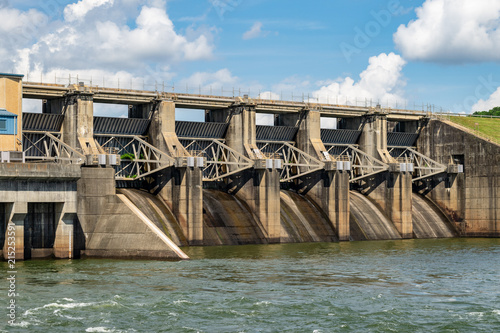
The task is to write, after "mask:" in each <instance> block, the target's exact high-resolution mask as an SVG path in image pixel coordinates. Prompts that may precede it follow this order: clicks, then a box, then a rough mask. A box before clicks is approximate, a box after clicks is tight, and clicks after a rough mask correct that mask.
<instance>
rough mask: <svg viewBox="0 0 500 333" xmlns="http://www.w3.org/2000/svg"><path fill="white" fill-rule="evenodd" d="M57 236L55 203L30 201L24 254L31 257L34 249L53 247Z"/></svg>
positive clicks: (25, 221)
mask: <svg viewBox="0 0 500 333" xmlns="http://www.w3.org/2000/svg"><path fill="white" fill-rule="evenodd" d="M55 236H56V214H55V204H54V203H28V214H27V215H26V218H25V219H24V254H25V258H31V250H32V249H51V248H53V247H54V241H55Z"/></svg>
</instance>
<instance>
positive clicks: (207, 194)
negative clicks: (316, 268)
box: [0, 74, 500, 260]
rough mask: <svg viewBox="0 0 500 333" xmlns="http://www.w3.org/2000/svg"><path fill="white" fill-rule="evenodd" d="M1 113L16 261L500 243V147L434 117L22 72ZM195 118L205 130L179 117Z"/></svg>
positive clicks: (5, 190) (2, 198)
mask: <svg viewBox="0 0 500 333" xmlns="http://www.w3.org/2000/svg"><path fill="white" fill-rule="evenodd" d="M23 98H25V99H39V100H42V108H41V110H40V112H39V113H26V112H23V111H22V100H23ZM94 103H108V104H122V105H127V106H128V117H127V118H113V117H97V116H94V112H93V105H94ZM0 109H1V110H2V111H0V124H2V123H1V122H2V119H5V126H4V127H0V139H1V141H0V142H1V144H0V151H1V154H2V155H1V157H2V159H1V163H0V227H1V228H2V231H3V232H0V235H1V236H0V237H2V238H0V245H2V246H1V248H2V256H3V258H4V259H11V257H12V256H14V257H15V258H16V259H18V260H22V259H30V258H43V257H56V258H78V257H80V256H88V257H119V258H166V259H186V258H187V256H186V255H185V254H184V252H183V251H182V248H183V247H185V246H200V245H201V246H210V245H240V244H270V243H293V242H338V241H361V240H387V239H409V238H446V237H459V236H464V237H467V236H469V237H499V236H500V226H499V222H498V221H499V216H500V168H498V165H499V162H500V161H499V159H500V146H498V145H496V144H494V143H491V142H488V141H486V140H484V139H481V138H479V137H477V136H475V135H473V134H470V133H467V132H464V131H462V130H460V129H459V128H456V127H455V126H454V125H453V124H451V123H449V122H446V121H441V120H438V119H436V118H435V117H433V115H432V114H430V113H428V112H418V111H410V110H399V109H382V108H380V107H379V106H377V107H368V106H367V107H351V106H343V105H330V104H313V103H305V102H287V101H271V100H262V99H252V98H249V97H248V96H235V97H222V96H204V95H189V94H174V93H165V92H158V91H135V90H123V89H110V88H103V87H95V86H87V85H85V84H83V83H81V84H77V85H57V84H42V83H32V82H23V81H22V76H20V75H12V74H10V75H9V74H2V75H0ZM182 109H199V110H204V112H205V121H204V122H186V121H175V114H176V112H182ZM257 114H272V115H273V117H274V126H262V125H257V124H256V119H257ZM323 117H328V118H335V119H336V120H337V128H336V129H325V128H321V125H320V123H321V118H323ZM9 126H10V127H9ZM2 128H5V131H2V130H1V129H2Z"/></svg>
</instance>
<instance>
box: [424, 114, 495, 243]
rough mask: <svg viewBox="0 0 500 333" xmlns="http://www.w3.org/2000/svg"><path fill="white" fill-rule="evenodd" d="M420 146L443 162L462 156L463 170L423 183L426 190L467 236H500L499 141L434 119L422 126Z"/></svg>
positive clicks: (425, 192)
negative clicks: (456, 173) (490, 140)
mask: <svg viewBox="0 0 500 333" xmlns="http://www.w3.org/2000/svg"><path fill="white" fill-rule="evenodd" d="M417 147H418V150H419V151H420V152H421V153H423V154H425V155H427V156H429V157H431V158H432V159H434V160H436V161H437V162H439V163H442V164H448V163H449V162H450V159H451V158H452V157H455V158H458V159H460V158H463V162H464V174H463V175H460V174H459V175H455V176H452V177H451V178H449V179H448V178H447V177H444V176H437V177H434V178H433V179H431V180H429V181H427V182H425V183H423V184H421V185H420V186H419V191H420V192H421V193H424V194H426V195H427V196H428V197H429V198H430V199H432V200H433V201H434V202H435V203H437V204H438V205H439V206H440V207H441V208H442V209H443V210H444V211H446V213H447V214H448V215H449V216H451V217H452V218H453V220H454V221H455V222H456V224H457V226H458V227H459V229H460V230H462V233H463V235H464V236H481V237H483V236H484V237H499V236H500V145H498V144H494V143H491V142H488V141H486V140H484V139H481V138H479V137H476V136H475V135H473V134H470V133H467V132H464V131H462V130H460V129H459V128H457V127H455V126H454V125H453V124H452V123H448V122H442V121H438V120H432V121H430V122H429V124H428V125H427V126H426V127H424V128H423V130H422V132H421V134H420V137H419V139H418V141H417Z"/></svg>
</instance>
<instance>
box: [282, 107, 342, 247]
mask: <svg viewBox="0 0 500 333" xmlns="http://www.w3.org/2000/svg"><path fill="white" fill-rule="evenodd" d="M278 119H279V120H278V121H279V124H280V125H284V126H296V125H297V124H298V126H299V130H298V132H297V138H296V142H297V148H299V149H300V150H302V151H304V152H305V153H307V154H309V155H311V156H313V157H314V158H317V159H319V160H320V161H322V162H323V163H324V164H325V169H324V170H321V171H317V172H316V173H314V174H312V175H308V176H305V177H304V179H301V180H299V181H298V184H297V185H298V186H299V188H301V190H300V191H301V192H302V193H304V194H306V195H308V196H309V197H311V198H312V199H313V200H314V202H315V203H316V204H317V205H318V206H319V207H321V209H322V210H323V211H324V212H325V213H326V214H327V215H328V218H329V219H330V221H331V223H332V224H333V225H334V227H335V230H336V231H337V236H338V238H339V240H341V241H344V240H349V212H350V210H349V209H350V208H349V175H348V172H347V171H343V170H337V168H336V161H335V160H334V159H333V157H332V156H330V155H329V154H328V153H327V149H326V148H325V146H324V144H323V142H322V141H321V125H320V120H321V115H320V113H319V112H318V111H311V110H305V111H303V113H302V114H287V115H281V116H280V117H279V118H278ZM342 163H343V162H342Z"/></svg>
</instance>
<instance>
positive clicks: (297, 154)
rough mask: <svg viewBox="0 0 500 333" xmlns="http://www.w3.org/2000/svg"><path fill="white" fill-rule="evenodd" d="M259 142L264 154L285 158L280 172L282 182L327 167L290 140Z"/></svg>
mask: <svg viewBox="0 0 500 333" xmlns="http://www.w3.org/2000/svg"><path fill="white" fill-rule="evenodd" d="M257 144H258V146H259V149H260V151H261V152H262V153H263V154H264V155H268V156H272V157H273V158H276V159H281V160H283V167H282V169H281V172H280V181H281V182H282V183H285V182H290V181H292V180H294V179H296V178H299V177H302V176H305V175H308V174H310V173H313V172H316V171H320V170H323V169H324V167H325V163H323V162H322V161H320V160H318V159H317V158H314V157H313V156H311V155H309V154H306V153H305V152H303V151H302V150H300V149H298V148H296V147H294V146H293V145H291V144H290V143H288V142H263V141H257Z"/></svg>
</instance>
